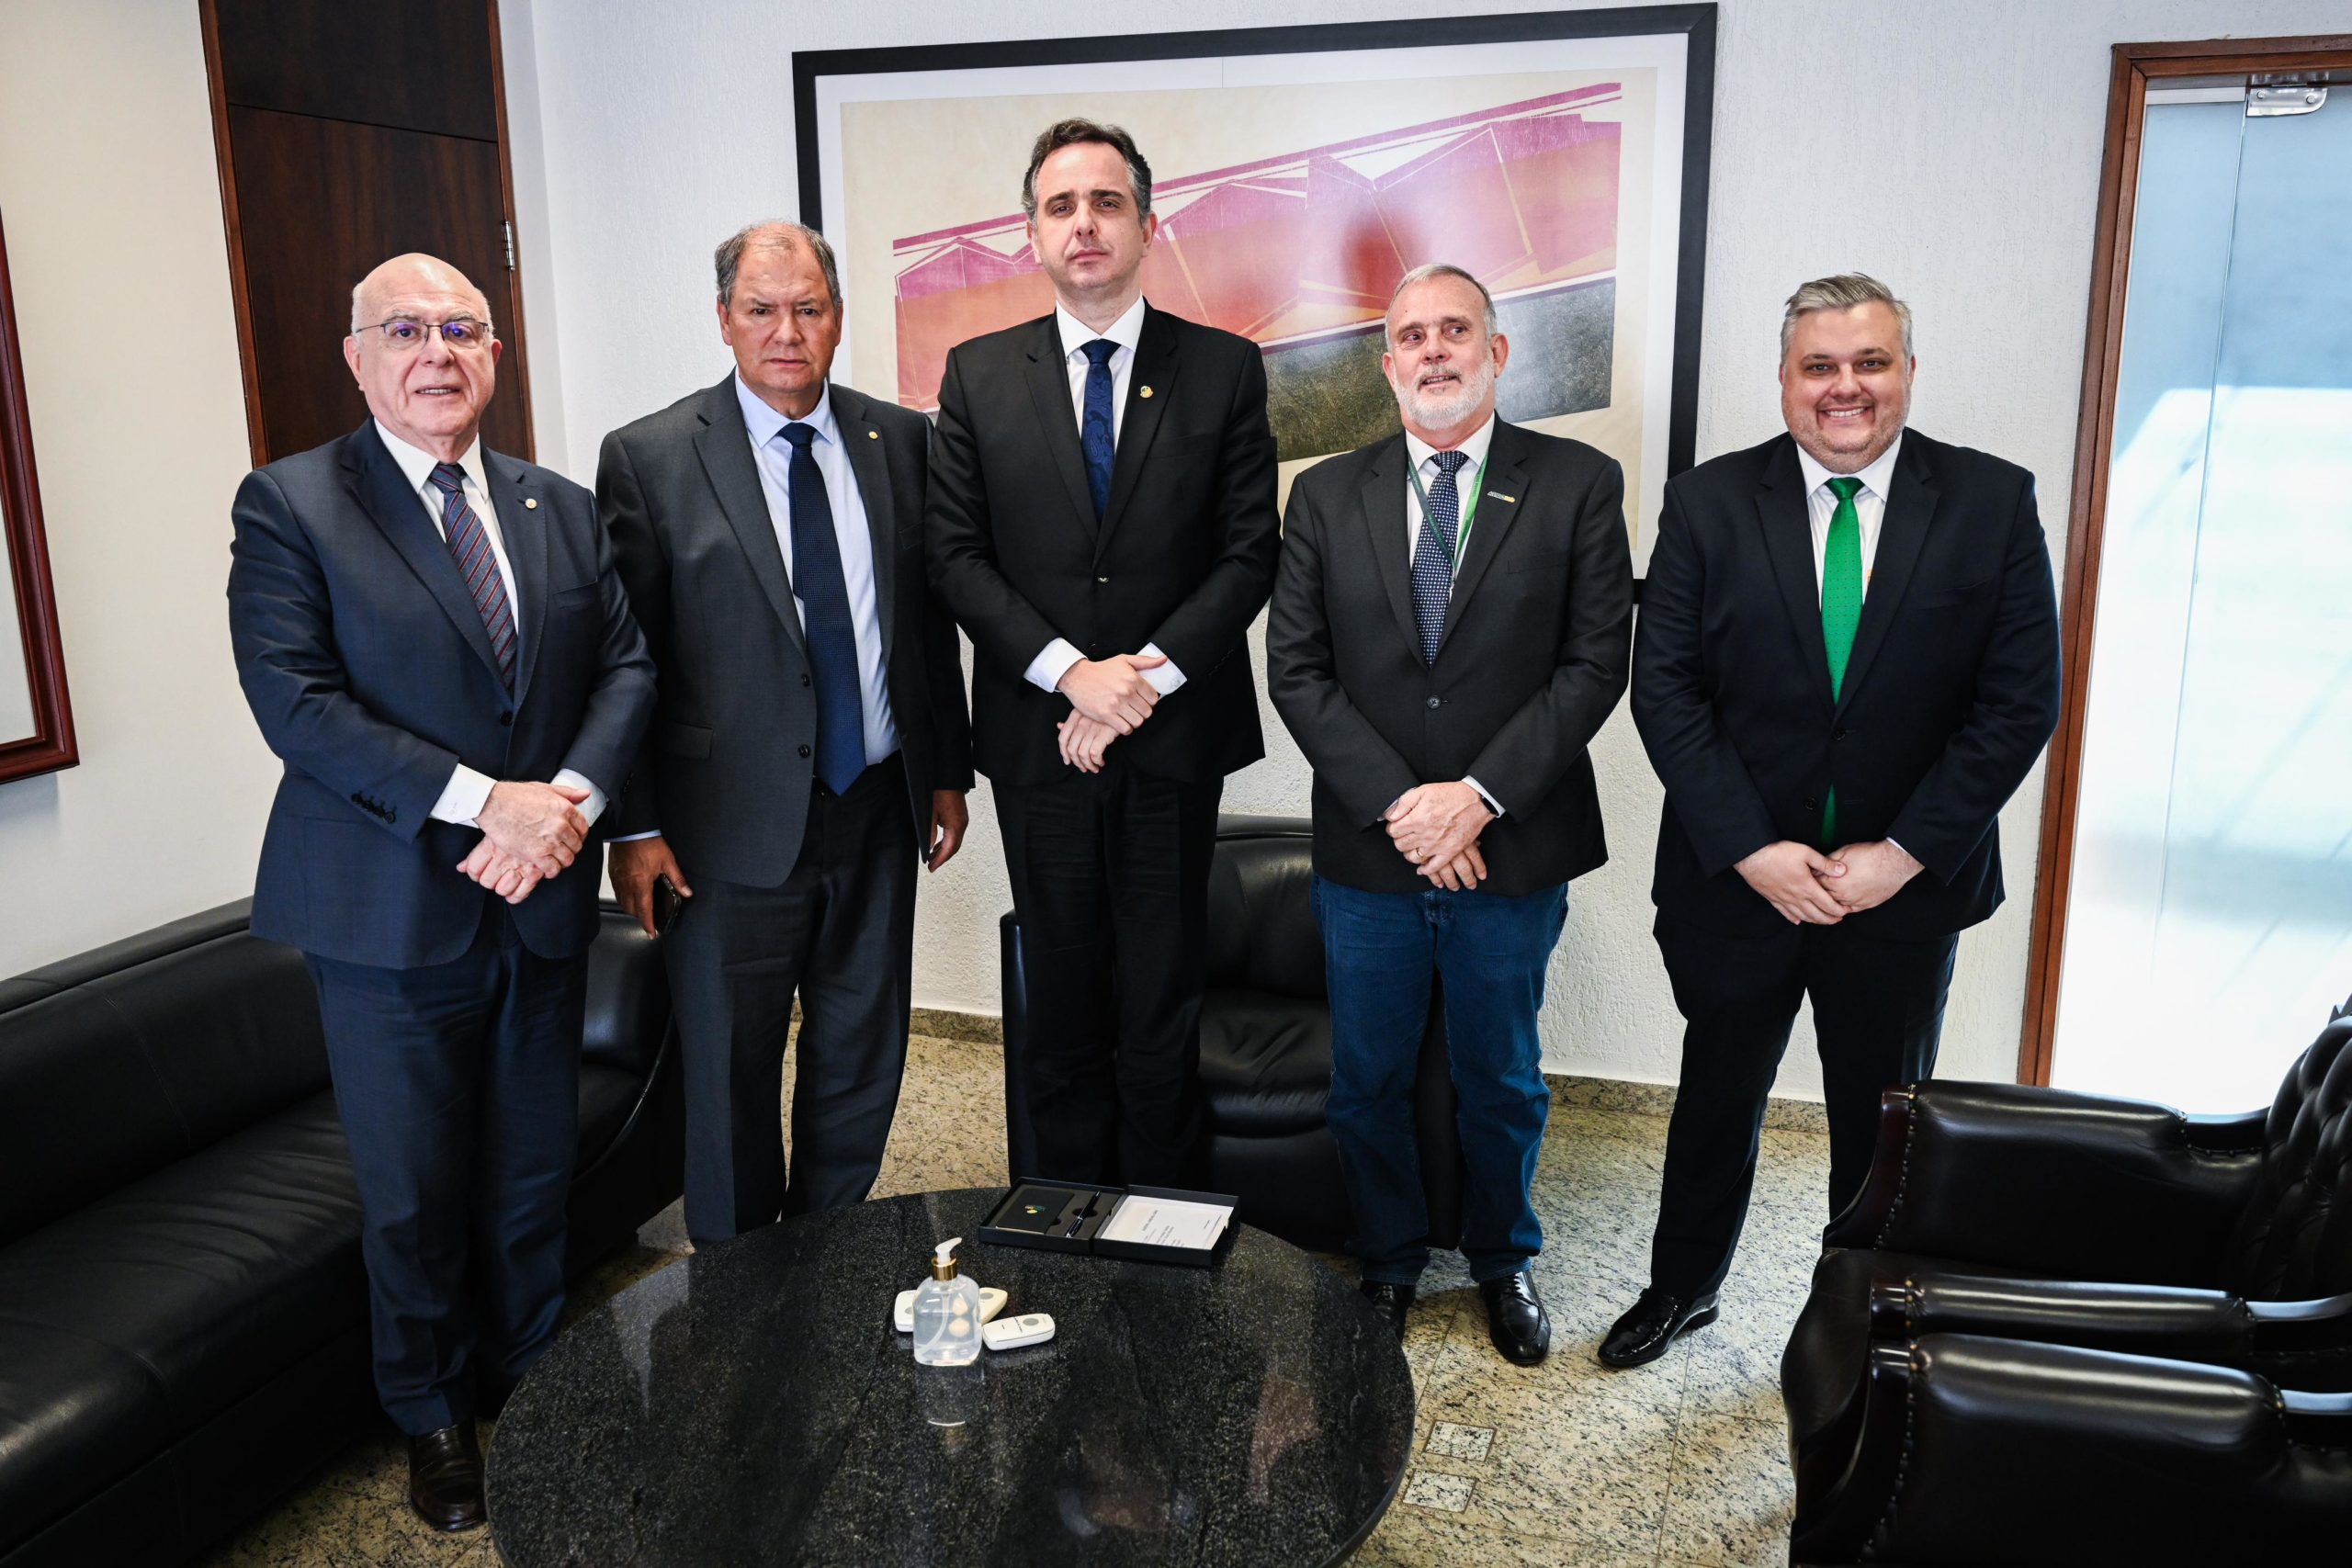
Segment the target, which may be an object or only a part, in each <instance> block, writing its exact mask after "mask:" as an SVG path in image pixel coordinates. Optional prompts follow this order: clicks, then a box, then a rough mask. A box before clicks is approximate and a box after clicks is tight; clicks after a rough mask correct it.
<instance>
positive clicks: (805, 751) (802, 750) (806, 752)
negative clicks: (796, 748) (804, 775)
mask: <svg viewBox="0 0 2352 1568" xmlns="http://www.w3.org/2000/svg"><path fill="white" fill-rule="evenodd" d="M800 754H801V755H802V756H804V757H806V756H807V755H809V748H808V747H806V746H803V747H802V748H800Z"/></svg>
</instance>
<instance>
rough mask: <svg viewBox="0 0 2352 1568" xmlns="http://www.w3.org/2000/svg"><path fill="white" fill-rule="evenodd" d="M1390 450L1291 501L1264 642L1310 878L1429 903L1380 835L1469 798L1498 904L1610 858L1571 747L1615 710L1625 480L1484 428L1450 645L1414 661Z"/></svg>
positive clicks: (1515, 435)
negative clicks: (1432, 808)
mask: <svg viewBox="0 0 2352 1568" xmlns="http://www.w3.org/2000/svg"><path fill="white" fill-rule="evenodd" d="M1410 460H1411V459H1410V458H1409V457H1408V455H1407V449H1406V446H1405V437H1404V434H1402V433H1401V432H1400V433H1398V434H1395V435H1392V436H1390V437H1388V438H1387V439H1386V440H1385V441H1377V442H1374V444H1373V445H1371V446H1365V447H1363V448H1361V449H1359V450H1357V451H1354V452H1351V453H1349V454H1348V455H1347V456H1345V457H1334V458H1332V459H1331V460H1330V461H1329V462H1327V463H1320V464H1317V466H1316V467H1314V468H1309V469H1308V470H1307V471H1306V472H1305V473H1303V474H1301V475H1300V476H1299V477H1298V479H1296V480H1295V482H1293V484H1292V485H1291V491H1290V510H1289V512H1288V513H1286V514H1285V515H1284V517H1283V556H1282V571H1281V575H1280V576H1279V578H1278V579H1277V580H1276V582H1275V585H1274V601H1273V613H1272V616H1271V617H1270V618H1269V620H1268V622H1267V628H1266V682H1267V687H1268V690H1269V692H1270V694H1272V697H1273V700H1274V707H1275V709H1276V711H1277V712H1279V713H1280V714H1281V715H1282V716H1283V723H1284V724H1286V725H1288V726H1289V727H1290V732H1291V734H1292V735H1294V736H1295V737H1296V738H1297V740H1298V745H1299V750H1302V751H1304V752H1306V760H1307V761H1309V762H1311V763H1313V764H1314V766H1315V869H1316V871H1317V872H1318V873H1319V874H1322V875H1324V876H1326V877H1329V878H1330V879H1331V880H1332V881H1334V882H1340V883H1344V884H1346V885H1347V886H1351V887H1362V888H1365V889H1368V890H1370V891H1373V892H1382V893H1411V892H1419V891H1423V890H1426V889H1427V888H1428V886H1430V885H1429V883H1428V881H1427V880H1426V879H1424V878H1423V877H1422V876H1421V875H1420V874H1419V872H1417V871H1415V870H1414V869H1413V867H1412V866H1411V864H1410V863H1408V862H1407V861H1406V859H1405V857H1404V856H1403V855H1401V854H1398V853H1397V847H1396V845H1395V844H1394V843H1392V842H1391V841H1390V840H1389V838H1388V833H1387V830H1386V829H1385V827H1383V826H1382V822H1381V818H1382V817H1383V814H1384V813H1385V812H1386V811H1387V809H1388V807H1389V806H1390V805H1391V804H1392V803H1394V802H1395V800H1396V798H1397V796H1398V795H1402V794H1404V793H1405V792H1406V791H1407V790H1408V789H1410V788H1412V787H1413V786H1414V785H1415V784H1428V783H1434V782H1439V781H1445V780H1453V779H1460V778H1462V777H1464V775H1468V776H1472V777H1475V778H1476V779H1477V781H1478V783H1479V784H1480V785H1482V786H1483V787H1484V788H1485V789H1486V790H1487V793H1488V794H1489V795H1492V796H1493V798H1494V800H1495V803H1496V804H1497V805H1498V806H1500V807H1502V808H1503V815H1502V818H1500V820H1498V821H1497V822H1495V823H1493V824H1491V825H1490V826H1489V827H1488V828H1487V830H1486V832H1485V833H1484V834H1483V835H1481V838H1480V846H1479V847H1480V853H1481V854H1482V855H1483V856H1484V857H1485V859H1486V862H1487V872H1488V874H1489V880H1488V881H1487V883H1485V884H1484V885H1483V886H1486V887H1487V889H1488V890H1490V891H1492V892H1495V893H1498V894H1503V895H1507V896H1517V895H1521V894H1526V893H1532V892H1535V891H1537V890H1538V889H1540V888H1544V887H1551V886H1557V885H1558V884H1560V883H1563V882H1566V881H1568V880H1569V879H1570V878H1572V877H1576V876H1580V875H1582V874H1584V873H1586V872H1588V871H1590V870H1592V869H1593V868H1594V867H1595V866H1597V865H1600V863H1602V862H1603V861H1606V860H1607V859H1608V858H1609V850H1608V845H1607V843H1606V841H1605V840H1604V839H1603V837H1602V834H1601V826H1600V800H1599V799H1598V797H1597V796H1596V795H1595V794H1594V790H1593V779H1592V759H1591V758H1590V757H1589V755H1588V754H1587V753H1586V750H1585V748H1586V747H1587V746H1588V745H1589V743H1590V742H1591V740H1592V738H1593V735H1594V734H1595V733H1596V732H1597V731H1598V730H1599V729H1600V725H1601V721H1602V720H1604V719H1606V718H1607V717H1608V716H1609V711H1610V710H1611V708H1613V707H1615V706H1616V705H1617V699H1618V698H1619V697H1620V696H1622V695H1623V694H1624V691H1625V660H1626V650H1627V645H1628V643H1629V642H1630V641H1631V638H1632V635H1633V634H1632V625H1631V617H1632V614H1633V567H1632V564H1631V558H1630V554H1629V551H1628V549H1627V547H1626V542H1625V517H1624V499H1625V479H1624V474H1623V471H1622V470H1620V469H1619V468H1618V467H1617V465H1616V463H1615V462H1613V461H1612V460H1611V459H1610V458H1608V457H1604V456H1602V455H1601V454H1600V453H1599V452H1597V451H1595V450H1593V449H1592V448H1591V447H1589V446H1585V445H1584V444H1583V443H1582V442H1577V441H1566V440H1562V439H1560V438H1559V437H1557V436H1551V435H1540V434H1536V433H1535V432H1533V431H1529V430H1521V429H1520V428H1519V427H1518V426H1517V425H1511V424H1505V423H1502V422H1501V421H1500V420H1497V421H1496V422H1495V433H1494V437H1493V444H1492V445H1491V446H1489V447H1488V448H1487V468H1486V474H1485V480H1484V487H1485V494H1484V495H1483V497H1482V498H1481V499H1480V501H1479V502H1478V507H1477V512H1476V516H1475V520H1474V521H1473V523H1472V525H1471V529H1470V538H1469V542H1468V544H1467V546H1466V547H1464V552H1463V558H1462V568H1461V570H1460V571H1459V572H1458V573H1457V574H1456V576H1455V578H1454V583H1453V601H1452V604H1451V605H1450V607H1449V609H1448V611H1447V614H1446V623H1445V634H1444V637H1442V639H1441V640H1440V642H1439V643H1438V649H1437V660H1436V662H1435V663H1434V664H1423V663H1422V662H1421V645H1420V632H1419V626H1418V623H1416V622H1415V620H1414V618H1413V601H1412V563H1411V558H1410V554H1409V551H1408V544H1409V542H1410V540H1411V537H1412V536H1411V535H1410V534H1408V531H1407V528H1406V519H1407V517H1408V503H1407V502H1406V499H1405V497H1406V490H1407V481H1406V475H1405V469H1406V466H1407V465H1408V463H1409V462H1410Z"/></svg>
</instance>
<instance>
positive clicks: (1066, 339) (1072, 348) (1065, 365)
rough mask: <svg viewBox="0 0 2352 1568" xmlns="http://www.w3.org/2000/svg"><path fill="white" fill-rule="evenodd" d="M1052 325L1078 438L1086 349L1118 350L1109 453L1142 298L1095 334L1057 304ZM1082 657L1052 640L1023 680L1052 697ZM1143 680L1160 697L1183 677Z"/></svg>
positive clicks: (1167, 669) (1129, 374)
mask: <svg viewBox="0 0 2352 1568" xmlns="http://www.w3.org/2000/svg"><path fill="white" fill-rule="evenodd" d="M1054 325H1055V327H1056V329H1057V330H1058V331H1059V332H1060V333H1061V341H1062V345H1063V348H1064V350H1065V352H1064V354H1063V355H1062V369H1063V372H1064V374H1066V375H1067V376H1068V377H1069V406H1070V413H1071V416H1072V417H1073V418H1074V419H1076V420H1077V422H1078V427H1079V429H1080V432H1081V433H1083V432H1084V430H1085V429H1086V378H1087V377H1088V376H1089V375H1090V374H1091V372H1092V371H1093V369H1094V362H1093V361H1092V360H1091V359H1089V358H1087V357H1086V345H1087V344H1090V343H1092V342H1093V341H1094V340H1095V339H1096V338H1099V337H1106V338H1109V339H1110V340H1111V341H1112V342H1113V343H1114V344H1118V345H1119V346H1118V347H1116V348H1114V349H1113V350H1112V351H1111V449H1112V450H1113V451H1114V452H1115V451H1117V450H1118V446H1119V433H1120V432H1121V431H1122V430H1125V428H1126V423H1127V383H1128V382H1129V381H1130V380H1132V379H1133V378H1134V377H1135V368H1136V343H1138V342H1139V341H1141V339H1142V337H1143V297H1142V296H1141V295H1137V296H1136V302H1135V303H1134V304H1132V305H1130V306H1128V307H1127V308H1126V310H1125V313H1123V314H1122V315H1121V316H1120V317H1119V319H1118V320H1117V321H1113V322H1112V323H1111V324H1110V326H1109V327H1108V328H1106V329H1104V330H1103V331H1102V332H1099V333H1098V332H1096V331H1095V330H1094V329H1093V328H1092V327H1090V326H1088V325H1087V324H1086V323H1085V322H1084V321H1080V320H1079V319H1078V318H1077V317H1076V316H1073V315H1071V314H1070V313H1069V310H1067V309H1065V308H1064V307H1063V306H1062V305H1061V304H1060V303H1058V302H1057V303H1056V304H1055V306H1054ZM1143 656H1144V657H1145V658H1147V659H1159V658H1163V657H1165V655H1163V654H1162V653H1161V652H1160V651H1159V644H1158V643H1156V642H1148V643H1146V644H1144V646H1143ZM1082 657H1083V656H1082V655H1081V654H1080V652H1079V651H1078V649H1077V648H1076V647H1074V646H1073V645H1072V644H1071V643H1070V641H1069V638H1067V637H1056V638H1054V640H1053V641H1051V642H1049V643H1047V644H1046V646H1045V648H1044V649H1042V650H1041V651H1040V652H1039V653H1038V655H1037V657H1036V658H1035V659H1033V660H1030V661H1029V668H1028V670H1027V671H1026V672H1025V675H1024V679H1026V680H1027V681H1028V682H1029V683H1030V684H1031V685H1033V686H1037V687H1041V688H1043V689H1044V690H1046V691H1048V692H1050V691H1053V690H1054V689H1055V688H1057V687H1058V686H1059V685H1060V684H1061V681H1062V677H1063V676H1065V675H1067V674H1069V667H1070V666H1071V665H1073V664H1075V663H1077V662H1078V661H1079V660H1080V658H1082ZM1143 678H1144V679H1145V680H1147V681H1148V682H1151V689H1152V690H1153V691H1155V692H1158V693H1159V694H1160V695H1161V696H1163V697H1164V696H1166V695H1167V694H1169V693H1170V692H1172V691H1174V690H1175V689H1176V688H1177V687H1179V686H1181V685H1182V684H1183V683H1184V672H1183V671H1182V670H1179V669H1177V668H1176V666H1175V664H1174V663H1173V662H1172V661H1171V662H1170V663H1167V664H1159V665H1155V666H1153V667H1152V668H1151V669H1149V670H1147V671H1143Z"/></svg>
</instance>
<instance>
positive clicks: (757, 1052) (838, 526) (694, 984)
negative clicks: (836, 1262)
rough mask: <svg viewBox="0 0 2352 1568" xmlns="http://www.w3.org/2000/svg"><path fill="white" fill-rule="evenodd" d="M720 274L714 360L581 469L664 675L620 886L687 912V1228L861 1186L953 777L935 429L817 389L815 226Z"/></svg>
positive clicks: (637, 784) (627, 819)
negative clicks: (918, 900) (927, 568)
mask: <svg viewBox="0 0 2352 1568" xmlns="http://www.w3.org/2000/svg"><path fill="white" fill-rule="evenodd" d="M716 264H717V268H718V332H719V336H720V337H721V338H722V339H723V340H724V341H725V342H726V343H727V344H729V346H730V347H731V348H732V349H733V350H734V351H735V369H734V372H733V373H732V374H730V375H729V377H728V378H726V379H725V380H723V381H721V382H719V383H718V385H717V386H715V387H711V388H707V389H705V390H703V391H699V392H696V393H695V394H693V395H692V396H691V397H687V398H684V399H681V400H679V401H677V402H675V403H673V404H672V405H671V406H670V407H668V408H666V409H664V410H662V412H659V413H655V414H649V415H647V416H646V417H645V418H643V419H640V420H639V421H638V422H637V423H634V424H630V425H628V426H625V427H624V428H622V429H620V430H616V431H615V432H614V433H613V434H611V435H609V436H607V437H605V451H604V457H603V459H602V461H601V462H600V463H599V464H598V467H597V474H596V493H597V501H598V504H599V505H600V506H601V507H602V509H603V512H604V517H605V526H606V527H607V528H608V529H609V530H611V533H612V536H613V547H614V549H615V551H616V554H617V556H618V558H619V562H620V571H621V578H622V580H623V581H625V582H626V583H627V584H628V594H629V602H630V604H632V605H633V606H635V607H636V610H637V614H638V619H639V622H640V623H641V624H642V625H643V626H644V627H645V634H646V640H647V643H648V645H649V646H650V649H652V653H653V660H654V663H655V665H656V666H657V667H658V668H659V670H660V671H661V701H660V705H659V706H658V707H657V708H656V709H655V712H654V718H653V724H652V727H651V728H650V731H649V732H648V735H647V738H646V744H645V747H644V749H643V750H642V751H641V752H640V753H639V756H638V758H637V761H636V766H635V767H634V768H633V769H632V770H631V772H630V773H629V779H628V789H627V790H626V791H625V792H624V793H623V795H622V796H621V803H620V807H619V812H618V815H619V819H620V820H619V825H618V827H617V829H616V836H615V839H614V842H613V847H612V852H611V871H612V878H613V889H614V891H615V893H616V895H617V896H618V897H619V898H620V900H621V903H622V904H623V905H624V906H625V907H626V908H628V911H629V912H630V913H631V914H633V915H635V916H636V917H637V918H638V919H639V922H641V923H642V924H643V925H644V926H645V928H646V929H647V930H648V931H651V930H653V929H654V928H655V926H656V925H657V924H659V923H660V921H661V914H662V910H661V908H658V906H661V905H663V904H666V903H667V902H668V901H669V900H671V899H673V898H674V899H676V900H679V901H681V902H682V903H684V904H685V905H686V907H685V908H683V909H681V910H680V911H679V912H678V914H677V915H676V918H675V926H674V929H673V930H671V931H670V933H669V937H668V940H667V942H665V943H664V945H663V953H664V955H665V957H666V959H667V961H668V967H669V971H670V985H671V992H672V995H673V998H675V1005H676V1007H677V1012H678V1038H679V1047H680V1050H681V1052H682V1054H683V1056H684V1068H685V1082H686V1136H687V1144H686V1231H687V1234H689V1235H692V1236H693V1237H694V1238H695V1240H696V1241H698V1242H711V1241H719V1240H723V1239H725V1238H727V1237H729V1236H732V1235H738V1234H739V1233H741V1232H742V1231H746V1230H749V1229H751V1228H752V1227H753V1226H755V1225H763V1224H767V1223H768V1222H769V1221H771V1220H774V1219H775V1218H776V1217H777V1216H778V1215H779V1214H786V1213H790V1214H798V1213H811V1212H814V1211H817V1210H822V1209H830V1208H838V1207H841V1206H842V1205H844V1204H848V1203H854V1202H857V1201H859V1200H861V1199H863V1198H864V1197H865V1194H866V1192H867V1191H868V1190H870V1189H871V1188H872V1187H873V1185H874V1178H875V1174H876V1172H877V1171H878V1170H879V1169H880V1168H881V1164H882V1153H883V1148H884V1145H886V1144H887V1143H888V1140H889V1135H890V1119H891V1116H892V1114H893V1113H894V1112H895V1111H896V1110H897V1107H898V1102H899V1078H900V1077H901V1075H902V1074H903V1072H904V1070H905V1066H906V1058H907V1009H908V1000H909V986H910V975H911V972H912V967H913V944H914V903H915V864H916V863H917V862H918V861H922V862H924V863H927V864H928V865H929V866H930V867H931V869H932V870H933V871H936V870H938V869H939V868H940V867H941V866H943V865H944V864H945V863H947V861H948V859H949V857H950V856H952V855H954V854H955V852H956V848H957V846H958V845H959V844H961V843H962V842H963V838H964V828H965V821H966V817H965V808H964V792H965V791H966V790H967V789H968V788H969V787H970V785H971V782H972V779H971V750H970V735H971V731H970V726H969V725H968V723H967V720H966V717H965V707H964V670H963V660H962V656H961V653H960V650H959V648H958V645H957V643H956V626H955V624H954V623H953V622H952V621H950V620H949V619H948V618H947V616H946V615H944V613H942V612H940V611H938V610H937V609H936V608H935V607H934V606H933V604H932V602H931V596H930V593H929V592H928V589H927V587H926V584H925V580H924V576H923V561H922V509H923V488H924V470H925V461H926V447H927V446H928V443H929V439H930V427H929V425H928V424H927V423H925V422H924V420H923V417H922V415H921V414H918V413H916V412H912V411H911V410H909V409H902V408H900V407H899V406H898V405H897V404H895V403H887V402H882V401H879V400H876V399H873V398H869V397H866V396H865V395H863V394H862V393H859V392H855V391H853V390H851V389H849V388H847V387H842V386H835V385H831V384H830V383H829V382H828V381H827V379H826V377H827V375H828V373H829V371H830V370H831V366H832V361H833V351H834V350H835V349H836V348H837V347H838V346H839V345H840V344H841V335H842V297H841V276H840V272H839V269H838V268H837V266H836V265H835V263H834V259H833V251H832V247H831V245H829V244H827V243H826V242H825V240H824V237H823V236H822V235H820V234H819V233H818V232H817V231H814V230H813V229H808V228H805V227H803V226H802V225H800V224H797V223H763V224H754V225H752V227H750V228H747V229H745V230H743V231H741V232H740V233H737V234H735V235H734V236H733V237H731V238H730V239H729V240H728V241H727V242H726V243H724V244H722V245H720V246H719V247H718V254H717V257H716ZM690 879H691V880H690ZM796 991H797V992H798V993H799V997H800V1012H801V1023H800V1038H799V1047H798V1049H799V1069H798V1072H797V1077H796V1079H795V1083H794V1088H793V1099H792V1146H791V1167H790V1172H789V1178H788V1179H787V1173H786V1160H785V1151H784V1148H783V1146H782V1129H781V1128H780V1127H779V1126H778V1125H777V1101H778V1098H779V1096H780V1094H781V1092H782V1088H783V1064H784V1047H785V1035H786V1030H787V1029H788V1028H789V1027H790V1024H791V1021H792V999H793V995H794V993H795V992H796Z"/></svg>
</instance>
